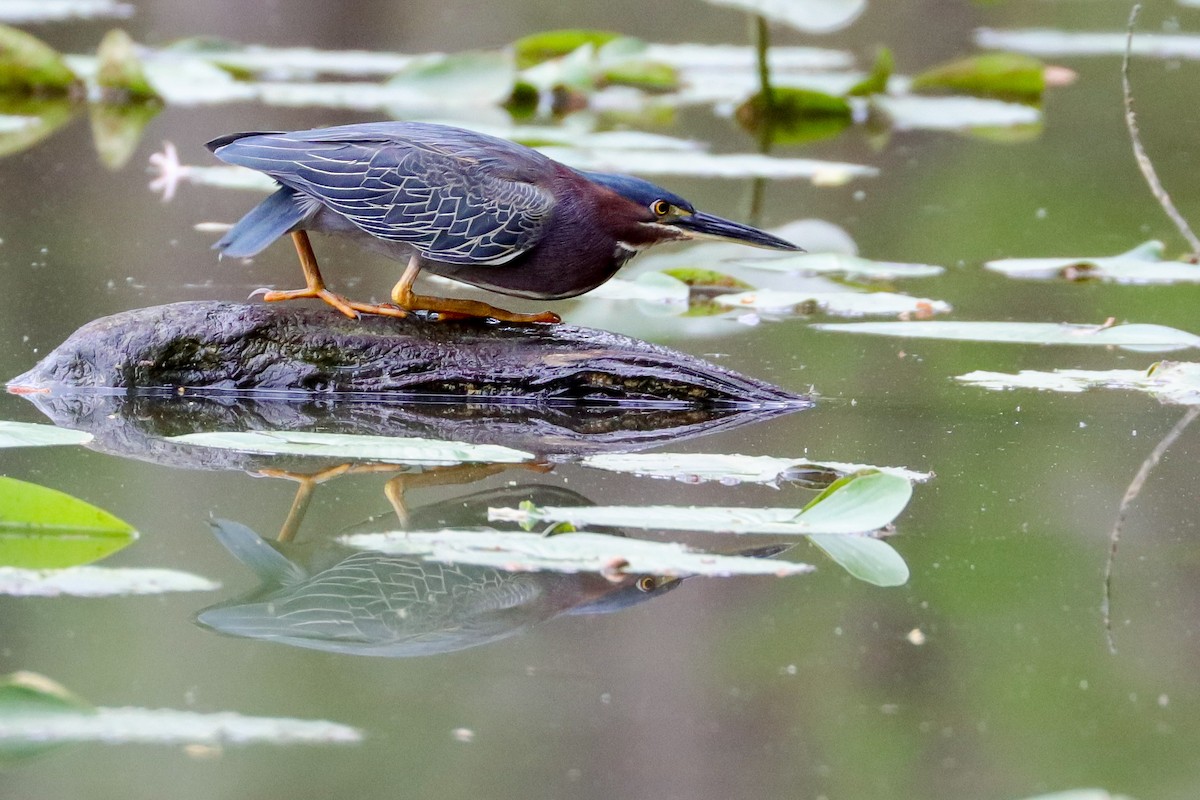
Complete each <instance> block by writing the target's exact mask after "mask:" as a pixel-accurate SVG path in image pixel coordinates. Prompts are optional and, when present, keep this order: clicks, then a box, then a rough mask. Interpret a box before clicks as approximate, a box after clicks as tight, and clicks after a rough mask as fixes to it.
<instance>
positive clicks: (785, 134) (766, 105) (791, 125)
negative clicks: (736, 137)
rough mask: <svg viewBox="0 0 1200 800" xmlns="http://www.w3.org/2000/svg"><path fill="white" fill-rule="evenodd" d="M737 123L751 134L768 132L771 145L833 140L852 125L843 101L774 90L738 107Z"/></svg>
mask: <svg viewBox="0 0 1200 800" xmlns="http://www.w3.org/2000/svg"><path fill="white" fill-rule="evenodd" d="M737 121H738V123H739V124H741V126H742V127H743V128H745V129H746V130H748V131H751V132H759V131H763V130H764V129H765V130H768V131H770V133H771V140H772V141H774V142H778V143H786V144H799V143H802V142H807V141H814V140H817V139H823V138H826V137H828V136H836V135H837V134H838V133H840V132H841V131H842V130H844V129H845V128H847V127H849V126H850V124H851V122H853V109H852V108H851V107H850V103H849V102H847V101H846V99H845V98H844V97H838V96H837V95H832V94H827V93H825V92H818V91H815V90H813V89H798V88H794V87H790V86H777V87H775V88H773V89H772V90H771V92H770V94H766V95H764V94H763V93H761V92H759V93H757V94H755V95H753V96H752V97H751V98H750V99H749V100H746V101H745V102H744V103H742V104H741V105H740V106H738V108H737Z"/></svg>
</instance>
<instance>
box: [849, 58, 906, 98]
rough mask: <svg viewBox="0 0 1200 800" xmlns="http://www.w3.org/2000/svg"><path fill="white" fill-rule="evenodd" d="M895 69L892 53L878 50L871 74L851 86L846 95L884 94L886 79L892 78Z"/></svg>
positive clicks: (867, 95) (866, 95)
mask: <svg viewBox="0 0 1200 800" xmlns="http://www.w3.org/2000/svg"><path fill="white" fill-rule="evenodd" d="M895 67H896V65H895V60H894V59H893V58H892V51H891V50H890V49H888V48H886V47H881V48H879V52H878V53H876V54H875V63H874V64H873V65H872V66H871V72H870V73H869V74H868V75H867V77H865V78H863V79H862V80H861V81H859V82H858V83H856V84H854V85H853V86H851V87H850V90H849V91H847V92H846V94H847V95H849V96H850V97H869V96H871V95H873V94H886V93H887V85H888V79H889V78H891V77H892V72H893V70H894V69H895Z"/></svg>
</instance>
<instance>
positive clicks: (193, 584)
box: [0, 566, 221, 597]
mask: <svg viewBox="0 0 1200 800" xmlns="http://www.w3.org/2000/svg"><path fill="white" fill-rule="evenodd" d="M219 588H221V584H219V583H215V582H214V581H210V580H208V579H207V578H202V577H200V576H199V575H193V574H191V573H189V572H179V571H178V570H172V569H153V568H133V567H130V568H125V569H119V568H106V567H90V566H89V567H68V568H66V569H22V568H19V567H0V595H9V596H11V597H128V596H130V595H147V594H165V593H166V592H211V591H214V590H216V589H219Z"/></svg>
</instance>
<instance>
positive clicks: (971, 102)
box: [871, 95, 1042, 131]
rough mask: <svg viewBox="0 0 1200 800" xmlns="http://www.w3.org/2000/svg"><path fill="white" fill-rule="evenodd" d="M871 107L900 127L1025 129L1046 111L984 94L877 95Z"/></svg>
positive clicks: (1034, 124) (891, 123) (897, 127)
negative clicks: (980, 95) (956, 95)
mask: <svg viewBox="0 0 1200 800" xmlns="http://www.w3.org/2000/svg"><path fill="white" fill-rule="evenodd" d="M871 108H872V109H873V110H877V111H879V112H881V113H883V114H884V115H885V116H886V117H887V119H888V122H889V123H890V125H891V127H892V128H894V129H896V130H899V131H909V130H941V131H978V130H984V131H990V130H994V129H999V130H1004V129H1012V128H1017V129H1024V128H1031V127H1034V126H1037V125H1039V124H1040V123H1041V121H1042V112H1041V111H1039V110H1038V109H1037V108H1035V107H1033V106H1029V105H1025V104H1023V103H1009V102H1005V101H1002V100H995V99H989V98H982V97H921V96H919V95H900V96H894V95H876V96H874V97H872V98H871Z"/></svg>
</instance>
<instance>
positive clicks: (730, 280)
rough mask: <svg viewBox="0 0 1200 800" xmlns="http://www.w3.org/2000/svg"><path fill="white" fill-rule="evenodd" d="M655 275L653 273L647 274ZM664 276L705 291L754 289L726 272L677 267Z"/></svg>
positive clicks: (667, 270)
mask: <svg viewBox="0 0 1200 800" xmlns="http://www.w3.org/2000/svg"><path fill="white" fill-rule="evenodd" d="M646 274H653V273H646ZM660 274H663V275H670V276H671V277H672V278H675V279H676V280H680V281H683V282H684V283H686V284H687V285H688V286H690V287H693V288H695V287H701V288H704V289H724V290H725V291H744V290H747V289H753V288H754V287H753V286H751V285H750V284H748V283H746V282H745V281H743V280H740V279H738V278H735V277H733V276H732V275H726V274H725V273H724V272H717V271H716V270H712V269H697V268H694V267H676V268H675V269H664V270H663V271H662V273H660Z"/></svg>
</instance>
